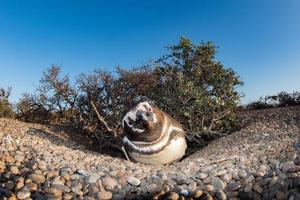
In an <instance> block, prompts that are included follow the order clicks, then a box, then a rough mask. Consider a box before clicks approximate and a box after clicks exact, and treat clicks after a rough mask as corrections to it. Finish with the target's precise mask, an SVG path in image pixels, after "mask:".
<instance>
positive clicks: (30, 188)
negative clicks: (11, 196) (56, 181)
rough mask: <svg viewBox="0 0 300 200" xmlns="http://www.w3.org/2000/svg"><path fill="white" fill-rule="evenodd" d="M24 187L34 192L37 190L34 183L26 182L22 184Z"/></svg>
mask: <svg viewBox="0 0 300 200" xmlns="http://www.w3.org/2000/svg"><path fill="white" fill-rule="evenodd" d="M24 188H26V189H27V190H29V191H30V192H35V191H36V190H37V188H38V186H37V184H35V183H26V185H25V186H24Z"/></svg>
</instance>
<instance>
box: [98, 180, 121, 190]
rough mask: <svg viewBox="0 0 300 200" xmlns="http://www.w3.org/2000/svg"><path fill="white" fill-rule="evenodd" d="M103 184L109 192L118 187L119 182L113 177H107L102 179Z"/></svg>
mask: <svg viewBox="0 0 300 200" xmlns="http://www.w3.org/2000/svg"><path fill="white" fill-rule="evenodd" d="M102 184H103V186H104V187H105V189H107V190H113V189H115V188H116V187H117V186H118V182H117V180H116V179H114V178H112V177H105V178H104V179H102Z"/></svg>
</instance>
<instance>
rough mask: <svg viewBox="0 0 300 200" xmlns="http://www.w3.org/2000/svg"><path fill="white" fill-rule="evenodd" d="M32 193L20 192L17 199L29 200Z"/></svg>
mask: <svg viewBox="0 0 300 200" xmlns="http://www.w3.org/2000/svg"><path fill="white" fill-rule="evenodd" d="M30 195H31V194H30V192H29V191H28V190H20V191H19V192H18V193H17V197H18V198H19V199H26V198H29V197H30Z"/></svg>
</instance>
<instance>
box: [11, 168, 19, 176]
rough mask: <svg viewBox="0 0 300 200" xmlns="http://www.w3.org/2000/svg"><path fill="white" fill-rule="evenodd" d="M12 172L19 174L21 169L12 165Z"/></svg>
mask: <svg viewBox="0 0 300 200" xmlns="http://www.w3.org/2000/svg"><path fill="white" fill-rule="evenodd" d="M10 172H11V173H12V174H19V169H18V167H17V166H11V167H10Z"/></svg>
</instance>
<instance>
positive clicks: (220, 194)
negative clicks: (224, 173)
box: [215, 190, 227, 200]
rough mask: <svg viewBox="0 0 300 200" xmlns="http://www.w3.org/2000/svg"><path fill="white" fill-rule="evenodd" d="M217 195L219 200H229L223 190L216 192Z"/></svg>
mask: <svg viewBox="0 0 300 200" xmlns="http://www.w3.org/2000/svg"><path fill="white" fill-rule="evenodd" d="M215 195H216V197H217V199H218V200H226V199H227V197H226V194H225V193H224V191H223V190H217V191H216V192H215Z"/></svg>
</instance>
